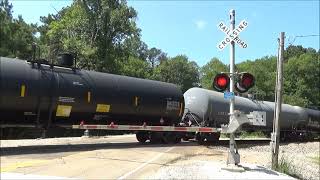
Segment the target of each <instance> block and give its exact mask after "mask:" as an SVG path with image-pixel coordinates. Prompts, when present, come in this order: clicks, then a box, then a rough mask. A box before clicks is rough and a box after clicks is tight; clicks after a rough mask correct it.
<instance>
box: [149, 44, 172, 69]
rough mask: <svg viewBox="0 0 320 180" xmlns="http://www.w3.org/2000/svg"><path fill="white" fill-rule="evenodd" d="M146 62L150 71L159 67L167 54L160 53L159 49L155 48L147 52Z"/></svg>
mask: <svg viewBox="0 0 320 180" xmlns="http://www.w3.org/2000/svg"><path fill="white" fill-rule="evenodd" d="M147 59H148V61H149V63H150V64H151V67H152V69H153V68H155V66H157V65H159V64H160V63H161V62H163V61H165V60H167V59H168V58H167V54H166V53H164V52H162V51H161V49H157V48H155V47H153V48H151V49H150V50H149V51H148V58H147Z"/></svg>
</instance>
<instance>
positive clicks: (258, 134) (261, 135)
mask: <svg viewBox="0 0 320 180" xmlns="http://www.w3.org/2000/svg"><path fill="white" fill-rule="evenodd" d="M220 137H221V138H229V137H230V135H229V134H224V133H223V134H221V135H220ZM236 137H239V138H240V139H245V138H267V136H266V135H265V134H264V133H263V132H262V131H254V132H247V131H242V132H240V133H239V134H236Z"/></svg>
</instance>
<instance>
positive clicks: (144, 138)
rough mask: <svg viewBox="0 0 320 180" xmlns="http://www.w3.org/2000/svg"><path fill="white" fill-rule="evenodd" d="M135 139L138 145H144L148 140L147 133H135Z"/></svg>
mask: <svg viewBox="0 0 320 180" xmlns="http://www.w3.org/2000/svg"><path fill="white" fill-rule="evenodd" d="M136 138H137V140H138V141H139V142H140V143H145V142H146V141H147V140H148V133H147V132H137V133H136Z"/></svg>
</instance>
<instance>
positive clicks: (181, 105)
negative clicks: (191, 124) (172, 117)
mask: <svg viewBox="0 0 320 180" xmlns="http://www.w3.org/2000/svg"><path fill="white" fill-rule="evenodd" d="M182 108H183V103H180V111H179V116H182V113H183V109H182Z"/></svg>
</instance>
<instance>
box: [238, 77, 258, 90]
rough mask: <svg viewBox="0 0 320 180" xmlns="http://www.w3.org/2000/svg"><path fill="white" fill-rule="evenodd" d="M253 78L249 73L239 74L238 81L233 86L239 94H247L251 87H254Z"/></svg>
mask: <svg viewBox="0 0 320 180" xmlns="http://www.w3.org/2000/svg"><path fill="white" fill-rule="evenodd" d="M254 82H255V80H254V76H253V75H252V74H250V73H242V74H240V77H239V80H238V81H237V83H236V84H235V89H236V90H237V91H238V92H239V93H245V92H247V91H248V90H249V89H250V88H251V87H253V86H254Z"/></svg>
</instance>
